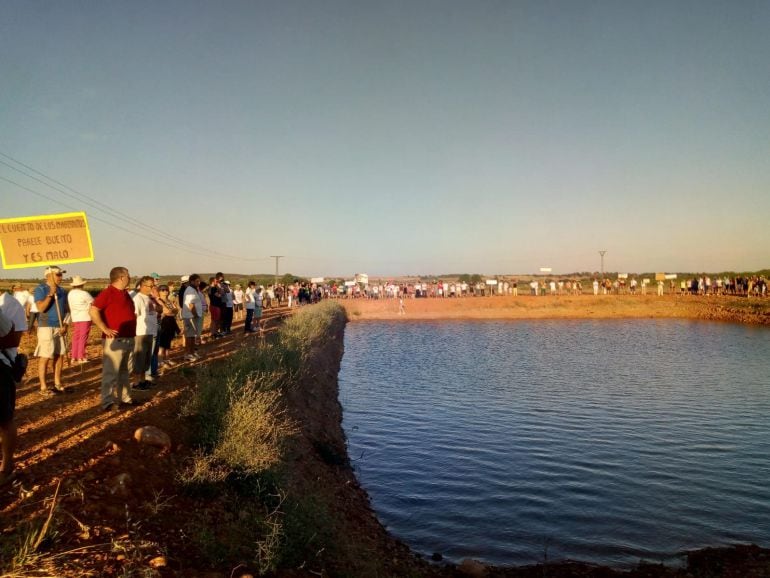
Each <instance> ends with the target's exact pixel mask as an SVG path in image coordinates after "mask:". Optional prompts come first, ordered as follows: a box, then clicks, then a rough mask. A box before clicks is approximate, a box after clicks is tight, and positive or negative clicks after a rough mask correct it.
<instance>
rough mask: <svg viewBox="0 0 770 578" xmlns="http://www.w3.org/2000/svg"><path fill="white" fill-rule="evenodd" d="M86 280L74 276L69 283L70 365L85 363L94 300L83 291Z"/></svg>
mask: <svg viewBox="0 0 770 578" xmlns="http://www.w3.org/2000/svg"><path fill="white" fill-rule="evenodd" d="M85 284H86V280H85V279H83V278H82V277H81V276H80V275H75V276H74V277H73V278H72V283H70V287H72V289H70V292H69V293H68V294H67V304H68V305H69V307H70V314H71V315H72V354H71V356H72V363H78V364H80V363H85V362H86V361H87V358H86V343H87V342H88V332H89V331H91V315H90V314H89V309H91V303H93V301H94V298H93V297H92V296H91V294H90V293H89V292H88V291H85V290H84V289H83V287H85Z"/></svg>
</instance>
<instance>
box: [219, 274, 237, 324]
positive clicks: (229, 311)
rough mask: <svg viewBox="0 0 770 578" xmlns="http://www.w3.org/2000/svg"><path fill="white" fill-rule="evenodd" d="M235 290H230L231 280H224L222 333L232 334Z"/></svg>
mask: <svg viewBox="0 0 770 578" xmlns="http://www.w3.org/2000/svg"><path fill="white" fill-rule="evenodd" d="M234 304H235V303H234V301H233V292H232V291H231V290H230V281H223V282H222V333H223V334H224V335H230V333H231V327H232V325H233V305H234Z"/></svg>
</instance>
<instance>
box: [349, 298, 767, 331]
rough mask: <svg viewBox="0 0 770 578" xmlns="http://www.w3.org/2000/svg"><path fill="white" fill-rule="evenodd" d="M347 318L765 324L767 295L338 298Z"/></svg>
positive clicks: (352, 319) (361, 319)
mask: <svg viewBox="0 0 770 578" xmlns="http://www.w3.org/2000/svg"><path fill="white" fill-rule="evenodd" d="M340 303H342V305H343V306H344V307H345V309H346V310H347V311H348V316H349V317H350V320H351V321H366V320H404V321H407V320H427V319H435V320H438V319H631V318H637V319H638V318H680V319H711V320H718V321H731V322H737V323H751V324H760V325H768V324H770V299H747V298H745V297H726V296H725V297H717V296H708V297H705V296H695V297H692V296H679V295H664V296H662V297H658V296H656V295H597V296H594V295H578V296H572V295H557V296H541V297H533V296H530V295H520V296H517V297H513V296H495V297H462V298H443V299H439V298H427V299H405V300H404V312H403V314H400V313H399V310H400V306H399V302H398V300H397V299H342V300H340Z"/></svg>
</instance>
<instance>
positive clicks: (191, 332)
mask: <svg viewBox="0 0 770 578" xmlns="http://www.w3.org/2000/svg"><path fill="white" fill-rule="evenodd" d="M200 280H201V277H200V275H198V274H193V275H190V280H189V282H188V285H187V288H186V289H185V290H184V295H183V296H182V323H183V324H184V336H185V344H184V345H185V351H186V352H187V355H186V356H185V359H187V360H188V361H195V360H196V359H198V355H197V354H196V353H195V337H196V335H197V334H198V326H197V320H198V319H200V318H202V317H203V302H202V301H201V294H200V292H199V291H198V285H200Z"/></svg>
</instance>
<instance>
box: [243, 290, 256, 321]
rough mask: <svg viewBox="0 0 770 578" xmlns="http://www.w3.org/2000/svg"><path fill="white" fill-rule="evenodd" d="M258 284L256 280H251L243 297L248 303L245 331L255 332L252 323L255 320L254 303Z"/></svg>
mask: <svg viewBox="0 0 770 578" xmlns="http://www.w3.org/2000/svg"><path fill="white" fill-rule="evenodd" d="M256 286H257V284H256V283H255V282H254V281H249V285H248V287H246V292H245V293H244V295H243V299H244V302H245V305H246V321H244V323H243V331H244V332H245V333H254V328H253V327H252V323H253V321H254V303H255V301H256V289H255V288H256Z"/></svg>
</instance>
